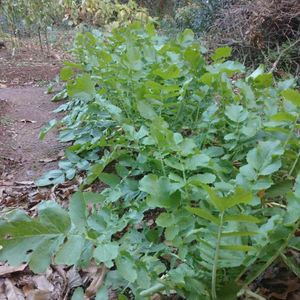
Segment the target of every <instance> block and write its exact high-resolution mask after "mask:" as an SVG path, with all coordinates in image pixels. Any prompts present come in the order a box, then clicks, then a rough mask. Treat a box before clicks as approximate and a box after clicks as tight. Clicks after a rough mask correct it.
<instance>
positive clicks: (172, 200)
mask: <svg viewBox="0 0 300 300" xmlns="http://www.w3.org/2000/svg"><path fill="white" fill-rule="evenodd" d="M181 185H182V184H179V185H178V184H171V183H170V180H169V179H168V178H166V177H160V178H158V177H157V176H156V175H153V174H151V175H146V176H144V178H143V179H142V180H141V181H140V190H141V191H143V192H146V193H148V194H150V195H151V196H150V198H149V199H148V203H149V204H150V205H151V206H154V207H156V206H157V207H165V208H171V207H176V206H177V205H178V204H179V200H180V198H179V195H178V193H176V190H177V189H179V188H180V187H181Z"/></svg>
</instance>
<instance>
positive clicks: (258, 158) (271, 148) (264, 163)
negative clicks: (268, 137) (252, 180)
mask: <svg viewBox="0 0 300 300" xmlns="http://www.w3.org/2000/svg"><path fill="white" fill-rule="evenodd" d="M283 152H284V150H283V148H282V147H281V145H280V142H279V141H267V142H260V143H259V144H258V146H257V147H256V148H254V149H252V150H250V151H249V152H248V154H247V162H248V163H249V165H250V166H252V167H253V169H255V170H256V171H257V172H258V173H259V174H260V175H270V174H272V173H274V172H276V171H278V170H279V169H280V167H281V161H280V160H279V159H275V160H274V159H273V157H277V156H279V155H282V154H283Z"/></svg>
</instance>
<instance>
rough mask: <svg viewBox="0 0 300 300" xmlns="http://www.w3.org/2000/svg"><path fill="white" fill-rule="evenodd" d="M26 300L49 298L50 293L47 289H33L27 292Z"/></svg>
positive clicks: (48, 299)
mask: <svg viewBox="0 0 300 300" xmlns="http://www.w3.org/2000/svg"><path fill="white" fill-rule="evenodd" d="M26 300H51V293H50V292H47V291H40V290H33V291H30V292H29V293H28V295H27V296H26Z"/></svg>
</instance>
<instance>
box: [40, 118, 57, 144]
mask: <svg viewBox="0 0 300 300" xmlns="http://www.w3.org/2000/svg"><path fill="white" fill-rule="evenodd" d="M57 123H58V121H57V120H56V119H53V120H51V121H49V122H48V123H47V125H45V126H44V127H43V129H42V130H41V131H40V133H39V139H40V140H43V139H44V138H45V136H46V134H47V133H48V132H49V131H50V130H51V129H52V128H54V127H55V126H56V125H57Z"/></svg>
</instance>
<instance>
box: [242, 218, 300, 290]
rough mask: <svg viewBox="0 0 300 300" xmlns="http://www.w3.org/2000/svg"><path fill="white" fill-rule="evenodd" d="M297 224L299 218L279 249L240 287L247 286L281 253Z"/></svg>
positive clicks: (299, 221) (299, 222)
mask: <svg viewBox="0 0 300 300" xmlns="http://www.w3.org/2000/svg"><path fill="white" fill-rule="evenodd" d="M299 224H300V220H298V221H297V222H296V224H295V225H294V226H293V230H292V231H291V232H290V234H289V235H288V236H287V238H286V240H285V241H284V243H283V245H282V246H281V247H279V249H278V250H277V251H276V252H275V253H274V255H272V256H271V257H270V258H269V259H268V260H267V262H266V263H265V264H264V265H263V266H262V267H260V268H259V269H258V270H257V271H256V272H255V273H254V274H253V275H252V276H250V278H248V279H247V280H246V281H245V282H244V284H243V287H242V288H245V287H247V286H248V285H249V284H250V283H251V282H252V281H253V280H255V279H256V278H257V277H258V276H259V275H260V274H262V273H263V272H264V271H265V270H266V269H267V268H268V267H269V266H270V265H271V264H272V263H273V262H274V261H275V260H276V259H277V258H278V257H279V256H280V255H281V253H282V252H283V251H284V249H285V248H286V247H287V246H288V244H289V241H290V239H291V238H292V237H293V236H294V232H295V230H296V229H297V228H298V226H299Z"/></svg>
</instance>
